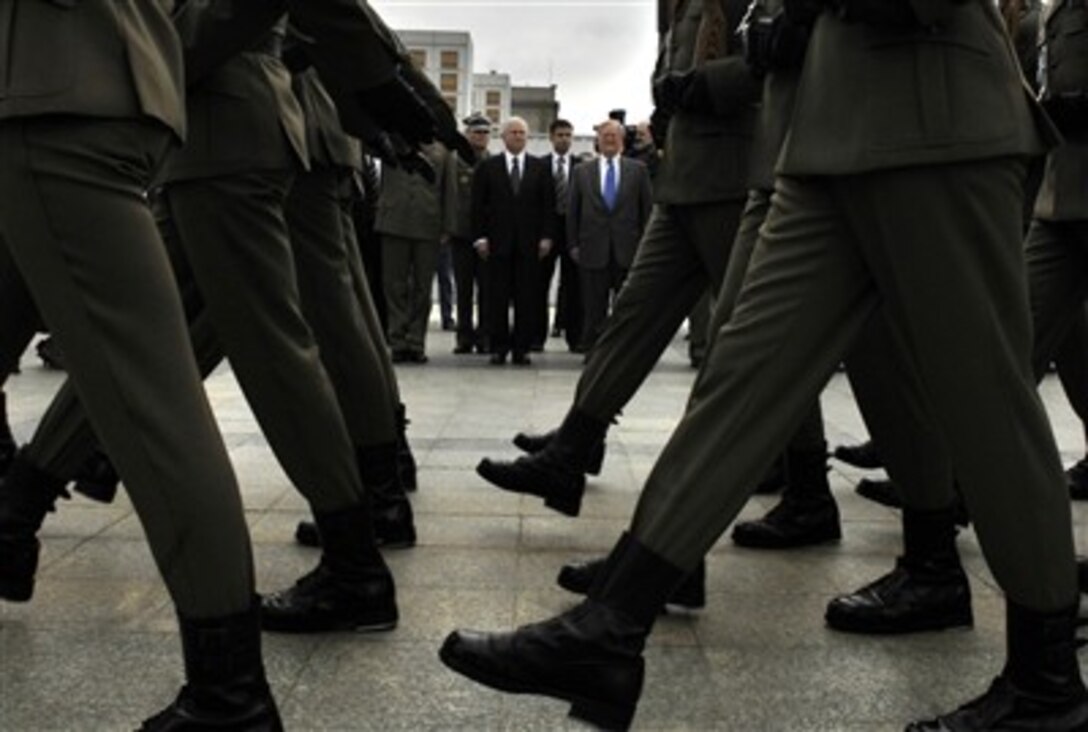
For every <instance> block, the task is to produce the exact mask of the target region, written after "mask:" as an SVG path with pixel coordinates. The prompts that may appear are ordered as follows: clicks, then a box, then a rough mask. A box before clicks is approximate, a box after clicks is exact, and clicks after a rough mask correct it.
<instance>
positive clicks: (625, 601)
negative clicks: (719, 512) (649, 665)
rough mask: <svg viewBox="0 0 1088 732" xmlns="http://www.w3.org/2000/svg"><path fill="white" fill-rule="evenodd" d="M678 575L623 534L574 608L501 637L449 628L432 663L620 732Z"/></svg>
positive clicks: (628, 721)
mask: <svg viewBox="0 0 1088 732" xmlns="http://www.w3.org/2000/svg"><path fill="white" fill-rule="evenodd" d="M685 574H687V573H686V572H684V571H682V570H680V569H678V568H676V567H674V566H673V565H672V564H670V563H669V562H667V561H666V560H664V559H663V558H661V557H659V556H658V555H657V554H655V553H654V552H652V551H650V550H649V549H648V548H646V547H645V546H643V545H642V544H640V543H639V542H638V540H637V539H635V538H633V537H631V536H629V535H625V536H624V537H623V538H621V539H620V541H619V543H618V544H617V545H616V547H615V549H613V550H612V553H611V554H610V555H609V557H608V560H607V562H606V566H605V569H604V571H603V572H602V574H601V576H600V578H599V581H598V582H597V583H596V584H595V585H594V586H593V588H592V589H591V591H590V593H589V597H588V598H587V599H586V600H585V601H583V602H582V603H581V604H579V605H578V606H577V607H575V608H573V609H571V610H568V611H567V612H565V613H562V614H561V615H558V616H556V617H554V618H552V619H550V620H545V621H544V622H541V623H536V624H534V625H526V626H523V627H521V628H519V629H517V630H515V631H513V632H508V633H481V632H477V631H470V630H456V631H454V632H453V633H450V635H449V636H447V638H446V641H445V643H443V644H442V650H441V651H440V652H439V657H440V658H441V659H442V662H443V663H445V664H446V665H447V666H449V667H450V668H451V669H453V670H454V671H457V672H458V673H460V674H463V675H465V676H467V677H469V678H470V679H473V680H474V681H477V682H479V683H481V684H484V685H486V686H490V687H492V688H494V689H499V690H500V691H508V692H515V693H527V694H543V695H545V696H551V697H555V698H558V699H562V700H564V701H568V702H570V703H571V705H572V706H571V709H570V714H571V716H573V717H576V718H578V719H582V720H584V721H586V722H589V723H591V724H594V725H597V726H598V727H602V728H604V729H620V730H625V729H627V728H628V727H629V726H630V724H631V719H632V717H633V716H634V713H635V706H636V705H637V704H638V698H639V695H640V694H641V692H642V680H643V659H642V649H643V646H644V645H645V642H646V636H647V635H649V633H650V629H651V628H652V627H653V624H654V620H655V619H656V618H657V615H658V613H659V612H660V611H661V608H662V606H663V605H664V604H665V600H666V598H668V597H669V595H671V594H672V591H673V589H674V588H675V587H676V585H677V584H679V583H680V581H681V580H682V579H683V577H684V575H685Z"/></svg>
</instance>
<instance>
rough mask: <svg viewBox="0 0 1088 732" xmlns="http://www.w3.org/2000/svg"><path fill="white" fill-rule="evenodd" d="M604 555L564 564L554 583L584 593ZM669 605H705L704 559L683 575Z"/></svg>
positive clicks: (598, 570) (602, 564)
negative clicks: (682, 579)
mask: <svg viewBox="0 0 1088 732" xmlns="http://www.w3.org/2000/svg"><path fill="white" fill-rule="evenodd" d="M605 559H606V558H605V557H601V558H599V559H590V560H589V561H587V562H572V563H571V564H564V565H563V567H562V568H561V569H560V570H559V576H558V577H556V580H555V582H556V584H557V585H559V586H560V587H562V588H563V589H564V590H566V591H568V592H573V593H574V594H576V595H585V594H588V593H589V589H590V588H591V587H592V586H593V583H594V582H596V581H597V577H598V576H600V574H601V571H602V570H603V569H604V563H605ZM667 604H669V605H676V606H678V607H682V608H685V609H688V610H698V609H699V608H702V607H706V561H705V560H700V561H699V564H698V566H696V567H695V569H693V570H692V571H691V573H690V574H688V575H687V576H686V577H684V581H683V582H681V583H680V584H679V585H677V587H676V589H675V590H674V591H673V593H672V595H670V596H669V599H668V603H667Z"/></svg>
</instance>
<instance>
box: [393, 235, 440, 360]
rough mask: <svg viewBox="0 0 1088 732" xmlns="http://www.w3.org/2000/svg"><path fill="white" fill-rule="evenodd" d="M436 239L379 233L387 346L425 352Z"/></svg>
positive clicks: (436, 245) (395, 349)
mask: <svg viewBox="0 0 1088 732" xmlns="http://www.w3.org/2000/svg"><path fill="white" fill-rule="evenodd" d="M438 247H439V244H438V241H437V240H431V239H413V238H410V237H404V236H396V235H394V234H382V284H383V286H384V287H385V302H386V307H387V308H388V309H389V328H388V330H387V334H388V336H389V347H390V348H392V349H393V352H394V353H396V352H397V351H409V352H413V353H424V352H425V351H426V342H427V323H428V321H429V320H430V317H431V289H432V287H433V285H434V275H435V271H436V270H437V268H438Z"/></svg>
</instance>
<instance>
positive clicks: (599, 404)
mask: <svg viewBox="0 0 1088 732" xmlns="http://www.w3.org/2000/svg"><path fill="white" fill-rule="evenodd" d="M742 207H743V202H740V201H720V202H715V203H706V204H699V205H688V206H679V205H660V204H658V205H655V206H654V209H653V212H652V214H651V215H650V221H649V223H648V224H647V225H646V231H645V232H644V233H643V235H642V240H641V241H640V242H639V246H638V251H637V253H636V254H635V259H634V262H632V264H631V269H630V270H629V271H628V273H627V279H626V281H625V282H624V285H623V289H622V290H620V293H619V296H618V297H617V298H616V302H615V303H614V305H613V308H612V313H611V314H610V315H609V317H608V319H607V320H606V321H605V324H604V329H603V330H602V332H601V334H600V335H599V336H598V337H597V341H596V343H595V344H594V347H593V350H592V351H591V352H590V353H589V360H588V361H587V363H586V367H585V369H584V370H583V371H582V376H581V378H579V379H578V386H577V387H576V390H575V402H574V403H575V406H576V407H578V408H579V409H581V410H582V411H584V412H586V413H588V414H590V415H592V416H594V417H596V418H597V419H600V420H603V421H609V420H611V419H612V418H613V417H615V416H616V415H617V414H619V412H620V410H621V409H623V407H624V406H625V405H626V404H627V402H628V401H630V399H631V397H632V396H634V395H635V392H636V391H638V388H639V386H641V385H642V382H643V381H644V380H645V379H646V376H647V375H648V374H649V373H650V371H652V370H653V368H654V366H655V365H656V364H657V361H658V359H660V358H661V354H662V353H664V352H665V348H667V347H668V345H669V343H670V342H671V341H672V339H673V337H674V336H675V335H676V331H677V330H678V329H679V328H680V326H681V325H682V324H683V322H684V318H686V317H687V316H688V313H690V312H691V309H692V307H693V306H694V305H695V303H696V301H698V299H699V298H700V297H701V296H702V294H703V293H704V292H706V291H707V289H708V288H713V289H714V290H715V291H717V289H718V288H720V287H721V285H722V280H723V278H724V277H725V269H726V263H727V262H728V261H729V252H730V249H731V246H732V242H733V239H734V237H735V236H736V232H737V226H738V223H739V221H740V216H741V211H742ZM583 296H584V293H583ZM769 462H770V461H768V463H769Z"/></svg>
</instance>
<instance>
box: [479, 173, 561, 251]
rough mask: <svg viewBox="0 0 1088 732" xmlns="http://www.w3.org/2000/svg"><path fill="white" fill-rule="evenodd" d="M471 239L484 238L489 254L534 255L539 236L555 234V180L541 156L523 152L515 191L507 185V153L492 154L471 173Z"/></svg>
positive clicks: (508, 177)
mask: <svg viewBox="0 0 1088 732" xmlns="http://www.w3.org/2000/svg"><path fill="white" fill-rule="evenodd" d="M472 230H473V232H474V233H473V239H480V238H486V239H487V240H488V242H489V244H490V246H491V256H493V257H510V256H513V254H514V251H515V250H516V251H518V252H520V253H521V254H522V255H523V256H533V257H535V256H536V255H537V251H538V247H539V244H540V240H541V239H554V238H555V183H554V181H553V180H552V172H551V169H550V168H548V166H547V165H546V164H545V163H544V161H543V160H541V159H540V158H534V157H532V156H531V155H526V156H525V170H524V171H522V175H521V186H520V188H519V189H518V194H517V195H516V196H515V195H514V189H513V187H512V186H511V185H510V175H509V174H508V173H507V171H506V155H505V154H498V155H492V156H491V157H489V158H488V159H487V160H485V161H483V162H482V163H480V165H479V167H477V168H476V173H475V174H474V175H473V177H472Z"/></svg>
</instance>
